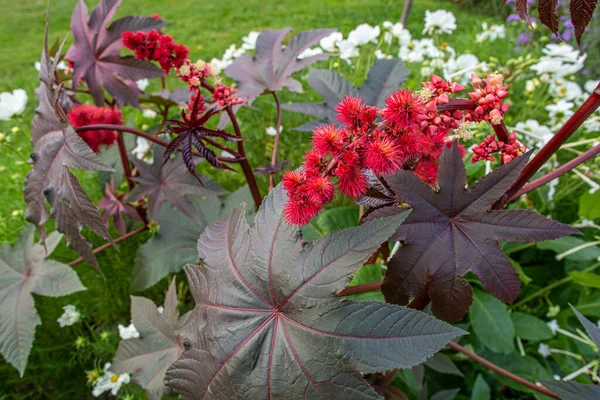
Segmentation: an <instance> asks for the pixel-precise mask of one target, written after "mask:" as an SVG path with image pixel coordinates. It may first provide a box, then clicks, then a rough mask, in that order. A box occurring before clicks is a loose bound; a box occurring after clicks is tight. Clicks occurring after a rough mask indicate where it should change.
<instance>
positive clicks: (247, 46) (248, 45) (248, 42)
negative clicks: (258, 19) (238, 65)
mask: <svg viewBox="0 0 600 400" xmlns="http://www.w3.org/2000/svg"><path fill="white" fill-rule="evenodd" d="M259 35H260V32H256V31H250V32H248V35H247V36H244V37H243V38H242V42H244V43H243V44H242V48H243V49H244V50H254V49H255V48H256V39H258V36H259Z"/></svg>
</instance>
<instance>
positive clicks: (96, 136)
mask: <svg viewBox="0 0 600 400" xmlns="http://www.w3.org/2000/svg"><path fill="white" fill-rule="evenodd" d="M68 117H69V122H70V123H71V125H73V126H74V127H75V128H79V127H81V126H87V125H97V124H111V125H122V124H123V114H121V111H120V110H118V109H116V108H112V107H96V106H94V105H91V104H79V105H76V106H75V107H73V108H72V109H71V111H70V112H69V115H68ZM77 134H78V135H79V137H81V138H82V139H83V140H84V141H85V142H86V143H87V145H88V146H90V148H91V149H92V150H93V151H94V152H96V153H97V152H98V151H100V147H101V146H107V147H108V146H111V145H113V144H114V143H115V141H116V140H117V132H115V131H110V130H98V131H96V130H94V131H83V132H78V133H77Z"/></svg>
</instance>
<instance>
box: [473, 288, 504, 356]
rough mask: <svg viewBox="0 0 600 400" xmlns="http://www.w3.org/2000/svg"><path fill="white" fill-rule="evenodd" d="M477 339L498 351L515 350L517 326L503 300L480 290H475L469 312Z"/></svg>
mask: <svg viewBox="0 0 600 400" xmlns="http://www.w3.org/2000/svg"><path fill="white" fill-rule="evenodd" d="M469 316H470V320H471V324H472V325H473V331H474V332H475V335H477V339H479V340H480V341H481V343H483V344H484V345H485V347H487V348H488V349H490V350H492V351H494V352H496V353H510V352H512V351H514V340H515V328H514V326H513V322H512V320H511V318H510V315H509V314H508V311H507V310H506V307H505V306H504V304H502V302H501V301H499V300H497V299H495V298H494V297H493V296H492V295H490V294H488V293H485V292H483V291H480V290H474V291H473V304H472V305H471V310H470V312H469Z"/></svg>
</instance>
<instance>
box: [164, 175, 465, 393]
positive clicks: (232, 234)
mask: <svg viewBox="0 0 600 400" xmlns="http://www.w3.org/2000/svg"><path fill="white" fill-rule="evenodd" d="M286 197H287V196H286V195H285V193H284V191H283V190H282V188H281V185H280V186H278V187H277V188H275V189H274V190H273V191H272V192H271V193H270V194H269V195H268V196H267V197H266V198H265V200H264V202H263V203H262V206H261V208H260V210H259V211H258V214H257V217H256V223H255V226H254V227H253V228H250V227H249V226H248V225H247V223H246V219H245V216H244V212H243V211H242V210H236V211H234V212H232V213H231V214H230V215H229V216H228V217H226V218H224V219H222V220H220V221H219V222H217V223H215V224H213V225H211V226H210V227H208V228H207V230H206V231H205V232H204V233H203V234H202V236H201V237H200V240H199V244H198V250H199V254H200V257H201V259H202V260H203V262H204V263H203V265H198V266H192V265H188V266H186V267H185V270H186V273H187V276H188V281H189V282H190V289H191V292H192V295H193V296H194V300H195V302H196V307H195V308H194V310H193V311H192V313H191V314H190V316H189V318H188V320H187V322H186V325H185V326H184V327H183V328H182V329H181V330H180V331H178V334H179V335H180V336H181V340H182V341H183V342H184V343H187V344H189V345H190V346H191V349H190V350H189V351H187V352H185V353H184V355H183V357H182V359H180V360H179V361H177V362H175V363H174V364H173V366H172V367H171V368H170V369H169V371H168V372H167V385H169V386H171V387H173V388H174V390H175V391H176V392H177V393H180V394H182V395H183V398H184V399H204V398H224V397H223V396H221V395H220V393H227V395H228V396H229V397H228V398H237V399H240V400H241V399H248V400H250V399H252V400H254V399H282V398H290V399H296V398H301V399H345V400H359V399H360V400H363V399H364V400H366V399H377V398H379V397H378V395H377V394H376V393H375V391H374V390H373V389H372V388H371V386H370V385H369V384H368V383H367V382H366V381H364V380H363V379H362V377H361V374H360V373H359V372H367V373H368V372H377V371H382V370H387V369H390V368H406V367H411V366H413V365H416V364H418V363H421V362H423V361H424V360H425V358H427V357H430V356H431V355H432V354H433V353H435V352H436V351H438V350H439V349H441V348H442V347H443V346H444V345H445V344H446V343H448V341H450V340H452V338H454V337H456V336H459V335H461V334H463V333H464V332H463V331H461V330H460V329H458V328H456V327H453V326H451V325H448V324H446V323H444V322H442V321H438V320H436V319H434V318H433V317H431V316H429V315H427V314H424V313H422V312H420V311H415V310H411V309H407V308H402V307H397V306H394V305H391V304H384V303H379V302H367V301H365V302H356V301H351V300H343V299H341V298H340V297H339V296H338V295H337V294H336V292H338V291H340V290H342V289H343V288H344V287H345V286H346V285H347V284H348V283H349V282H350V279H351V277H352V275H353V274H354V273H355V272H356V271H357V270H358V268H360V267H361V266H362V265H363V263H364V262H365V261H366V259H367V258H368V257H369V256H370V255H371V254H372V253H373V252H374V251H375V250H376V249H377V248H378V247H379V245H380V243H382V242H384V241H385V240H387V238H388V237H389V235H390V234H392V233H393V232H394V231H395V230H396V227H397V226H398V224H399V223H400V222H401V221H402V220H403V219H404V218H405V216H406V215H407V213H408V212H406V213H404V214H403V215H396V216H393V217H391V218H383V219H378V220H374V221H370V222H368V223H366V224H364V225H362V226H359V227H355V228H350V229H345V230H341V231H338V232H335V233H333V234H332V235H329V236H326V237H324V238H321V239H318V240H315V241H311V242H304V241H303V240H302V235H301V234H300V233H299V232H298V230H297V228H296V227H295V226H290V225H287V224H286V223H285V219H284V216H283V206H284V203H285V201H286ZM198 350H201V351H205V352H208V353H210V354H211V355H212V356H213V357H214V358H215V359H216V364H215V363H209V364H208V365H204V364H203V363H202V362H200V361H201V360H200V359H197V356H196V355H195V353H197V352H198ZM198 356H199V355H198ZM193 360H196V362H193ZM198 377H203V378H202V379H199V378H198ZM232 386H233V390H234V391H235V397H234V396H233V395H232V394H231V390H232Z"/></svg>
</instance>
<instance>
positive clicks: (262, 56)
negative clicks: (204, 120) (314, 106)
mask: <svg viewBox="0 0 600 400" xmlns="http://www.w3.org/2000/svg"><path fill="white" fill-rule="evenodd" d="M291 31H292V28H285V29H282V30H270V29H265V30H264V31H262V32H261V33H260V35H259V36H258V39H257V40H256V55H255V56H253V55H252V54H250V53H245V54H243V55H242V56H241V57H239V58H238V59H237V60H235V61H234V62H233V64H231V65H230V66H228V67H227V68H226V69H225V75H227V76H229V77H230V78H232V79H235V80H236V81H237V87H238V91H237V93H236V94H235V95H236V96H237V97H239V98H242V99H244V100H246V102H245V104H246V105H251V104H252V101H253V100H254V99H255V98H256V97H257V96H260V95H261V94H263V93H264V92H269V91H272V92H276V91H279V90H282V89H283V88H287V89H289V90H291V91H293V92H302V84H301V83H300V82H298V81H297V80H295V79H294V78H292V74H293V73H295V72H298V71H300V70H301V69H303V68H305V67H307V66H309V65H311V64H313V63H315V62H317V61H321V60H326V59H328V58H329V57H331V54H327V53H323V54H318V55H315V56H311V57H306V58H304V59H301V60H300V59H298V56H299V55H300V54H301V53H302V52H303V51H304V50H306V49H308V48H309V47H311V46H314V45H316V44H317V43H319V40H321V39H322V38H324V37H326V36H328V35H330V34H331V33H333V32H335V29H315V30H311V31H304V32H300V33H298V35H296V36H295V37H294V38H293V39H292V40H290V41H289V42H288V43H287V45H286V46H285V47H283V45H282V42H283V39H284V37H285V36H286V35H287V34H288V33H290V32H291ZM240 107H241V106H234V107H233V111H234V112H237V110H239V108H240ZM228 122H229V116H228V115H227V114H222V116H221V120H220V121H219V125H218V128H219V129H223V128H224V127H225V126H226V125H227V123H228Z"/></svg>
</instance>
